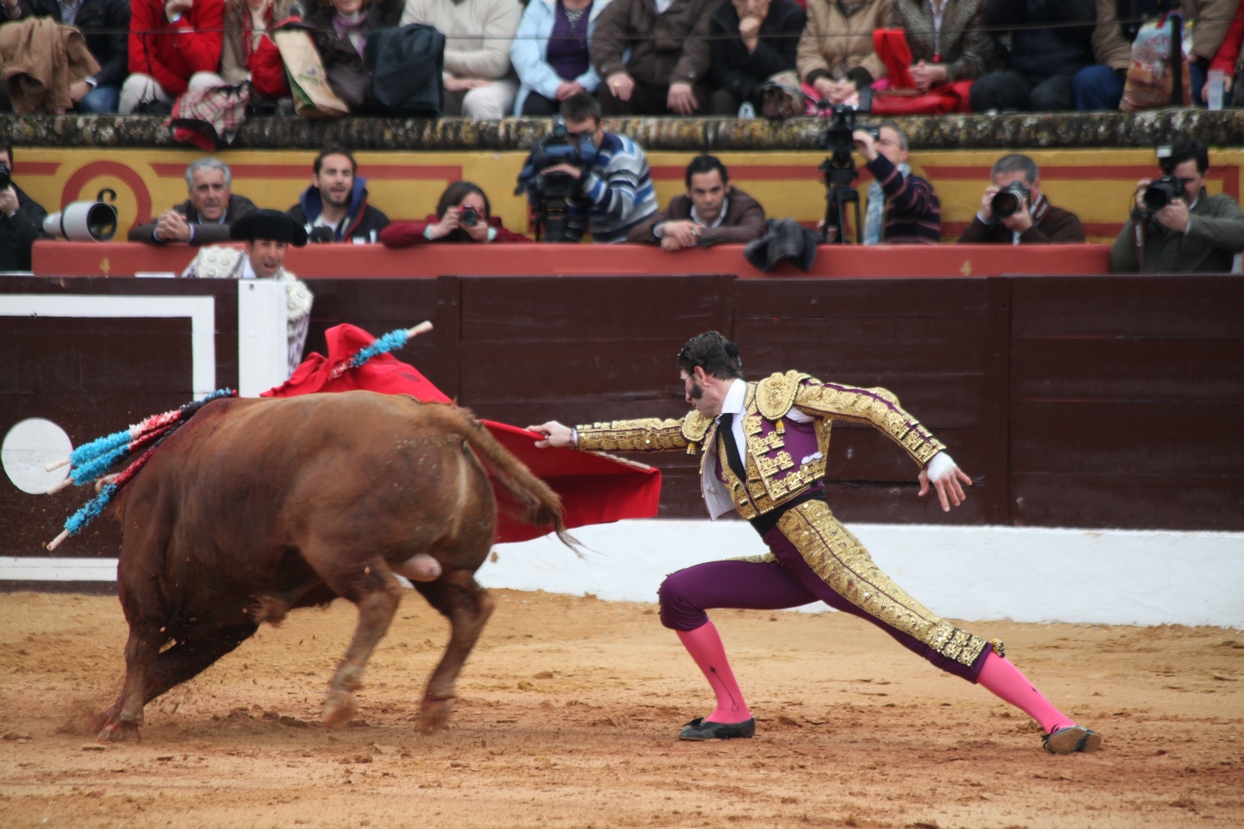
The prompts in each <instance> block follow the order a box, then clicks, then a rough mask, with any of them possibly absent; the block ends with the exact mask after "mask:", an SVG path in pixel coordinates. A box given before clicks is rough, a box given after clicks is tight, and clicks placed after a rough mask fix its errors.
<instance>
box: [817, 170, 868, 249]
mask: <svg viewBox="0 0 1244 829" xmlns="http://www.w3.org/2000/svg"><path fill="white" fill-rule="evenodd" d="M819 169H820V171H821V177H822V179H823V180H824V182H825V225H824V227H823V228H822V231H821V232H822V238H823V239H825V241H827V242H828V241H832V242H833V243H834V244H839V245H845V244H847V217H846V206H847V205H848V204H854V205H855V233H856V237H857V238H856V240H857V241H858V240H859V236H860V234H862V233H863V230H864V228H863V225H861V224H860V193H859V191H858V190H856V189H855V187H854V186H853V185H854V183H855V179H856V172H855V160H854V159H853V158H852V157H851V153H850V152H835V153H834V154H833V155H831V156H830V157H829V158H827V159H825V160H824V161H822V162H821V166H820V168H819ZM830 228H834V229H835V230H836V231H837V234H836V236H835V238H834V239H832V240H831V239H830V238H829V235H830V234H829V231H830Z"/></svg>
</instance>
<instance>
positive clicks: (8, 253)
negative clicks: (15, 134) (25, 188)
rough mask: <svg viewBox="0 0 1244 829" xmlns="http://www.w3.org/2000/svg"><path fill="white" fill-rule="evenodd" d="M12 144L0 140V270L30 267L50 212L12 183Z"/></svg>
mask: <svg viewBox="0 0 1244 829" xmlns="http://www.w3.org/2000/svg"><path fill="white" fill-rule="evenodd" d="M12 172H13V147H12V146H11V145H10V144H9V143H8V142H0V271H28V270H30V247H31V245H33V244H34V243H35V240H36V239H44V238H46V236H45V235H44V233H43V220H44V218H46V217H47V214H48V213H47V211H46V210H44V209H43V207H42V206H41V205H40V204H39V203H38V202H36V201H33V200H31V198H30V196H27V195H26V194H25V193H23V192H22V189H21V188H20V187H18V186H17V185H16V184H14V183H13V180H12Z"/></svg>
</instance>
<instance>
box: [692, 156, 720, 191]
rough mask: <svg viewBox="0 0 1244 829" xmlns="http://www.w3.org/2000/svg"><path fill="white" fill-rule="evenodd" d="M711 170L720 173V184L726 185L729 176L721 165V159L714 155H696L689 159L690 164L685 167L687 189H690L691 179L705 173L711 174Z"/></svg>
mask: <svg viewBox="0 0 1244 829" xmlns="http://www.w3.org/2000/svg"><path fill="white" fill-rule="evenodd" d="M713 170H716V171H718V172H719V173H721V183H722V184H727V183H729V181H730V174H729V173H728V172H726V165H724V164H722V163H721V159H720V158H718V157H717V156H715V155H697V156H696V157H695V158H693V159H691V163H690V164H688V165H687V175H686V181H687V189H688V190H690V189H691V177H692V176H702V175H704V174H705V173H711V172H713Z"/></svg>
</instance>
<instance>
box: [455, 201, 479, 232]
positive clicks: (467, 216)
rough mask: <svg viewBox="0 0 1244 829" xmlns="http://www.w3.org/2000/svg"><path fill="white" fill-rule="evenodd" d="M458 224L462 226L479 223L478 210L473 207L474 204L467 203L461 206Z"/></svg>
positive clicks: (471, 225) (472, 225)
mask: <svg viewBox="0 0 1244 829" xmlns="http://www.w3.org/2000/svg"><path fill="white" fill-rule="evenodd" d="M458 224H460V225H462V226H463V227H475V225H477V224H479V211H478V210H476V209H475V207H474V205H470V204H468V205H467V206H466V207H464V208H462V211H461V212H460V213H458Z"/></svg>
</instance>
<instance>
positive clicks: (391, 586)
mask: <svg viewBox="0 0 1244 829" xmlns="http://www.w3.org/2000/svg"><path fill="white" fill-rule="evenodd" d="M358 566H359V567H362V568H363V569H362V571H361V572H359V571H352V572H350V573H348V574H342V575H340V576H336V577H331V576H330V577H328V578H325V580H324V581H325V583H326V584H328V586H329V587H330V588H332V589H333V590H334V591H336V592H337V594H338V595H340V596H343V597H345V598H347V599H349V600H350V601H352V602H354V604H355V605H357V606H358V609H359V623H358V627H357V628H356V629H355V631H354V639H353V640H351V642H350V647H349V648H347V649H346V655H345V657H344V658H342V660H341V664H340V665H338V666H337V673H336V674H335V675H334V676H333V681H332V683H331V684H330V685H329V686H328V696H327V698H326V699H325V700H324V713H323V714H322V716H321V719H322V720H323V722H324V725H326V726H328V727H329V728H342V727H344V726H345V725H346V724H347V723H349V722H350V720H351V719H353V718H354V713H355V711H356V710H358V703H357V702H356V701H355V698H354V692H355V691H357V690H359V689H360V688H362V687H363V668H364V667H366V665H367V660H368V659H370V658H371V654H372V651H374V650H375V649H376V643H378V642H379V641H380V639H381V637H383V636H384V634H385V631H387V630H388V629H389V623H390V622H392V621H393V614H394V613H396V612H397V603H398V601H399V599H400V597H401V594H402V585H401V583H400V582H398V580H397V578H396V577H395V576H394V575H393V573H392V572H391V571H390V570H389V568H388V566H387V565H386V564H385V563H384V559H382V558H379V557H377V558H375V559H372V560H371V561H370V562H369V563H366V565H364V563H359V565H358Z"/></svg>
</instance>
